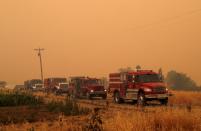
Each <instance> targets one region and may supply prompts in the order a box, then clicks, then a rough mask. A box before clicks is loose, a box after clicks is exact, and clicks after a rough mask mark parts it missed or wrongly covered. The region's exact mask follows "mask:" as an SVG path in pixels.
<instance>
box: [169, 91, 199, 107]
mask: <svg viewBox="0 0 201 131" xmlns="http://www.w3.org/2000/svg"><path fill="white" fill-rule="evenodd" d="M173 94H174V95H173V96H171V97H170V101H169V103H170V104H176V105H180V104H181V105H185V104H188V105H189V104H190V105H192V106H201V92H185V91H174V92H173Z"/></svg>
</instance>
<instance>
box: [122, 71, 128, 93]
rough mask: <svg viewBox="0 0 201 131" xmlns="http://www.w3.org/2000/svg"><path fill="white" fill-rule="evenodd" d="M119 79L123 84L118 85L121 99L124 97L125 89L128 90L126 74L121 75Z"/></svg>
mask: <svg viewBox="0 0 201 131" xmlns="http://www.w3.org/2000/svg"><path fill="white" fill-rule="evenodd" d="M120 79H121V81H122V82H123V83H122V84H121V85H120V95H121V97H126V91H127V88H128V82H127V74H126V73H121V75H120Z"/></svg>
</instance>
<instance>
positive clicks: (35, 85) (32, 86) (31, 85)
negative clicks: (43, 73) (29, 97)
mask: <svg viewBox="0 0 201 131" xmlns="http://www.w3.org/2000/svg"><path fill="white" fill-rule="evenodd" d="M24 88H25V89H28V90H33V91H39V90H42V89H43V82H42V80H40V79H32V80H27V81H25V82H24Z"/></svg>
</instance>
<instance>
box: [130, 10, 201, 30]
mask: <svg viewBox="0 0 201 131" xmlns="http://www.w3.org/2000/svg"><path fill="white" fill-rule="evenodd" d="M199 12H201V9H197V10H193V11H189V12H185V13H182V14H180V15H177V16H173V17H169V18H166V19H163V20H161V21H157V22H153V23H150V24H146V25H142V26H137V27H134V28H133V30H138V29H143V28H148V27H152V26H154V25H159V24H163V23H167V22H169V21H172V20H176V19H180V18H182V17H184V16H188V15H192V14H195V13H199Z"/></svg>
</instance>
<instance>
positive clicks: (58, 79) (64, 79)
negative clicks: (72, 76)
mask: <svg viewBox="0 0 201 131" xmlns="http://www.w3.org/2000/svg"><path fill="white" fill-rule="evenodd" d="M54 81H55V82H57V83H65V82H66V78H55V79H54Z"/></svg>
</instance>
